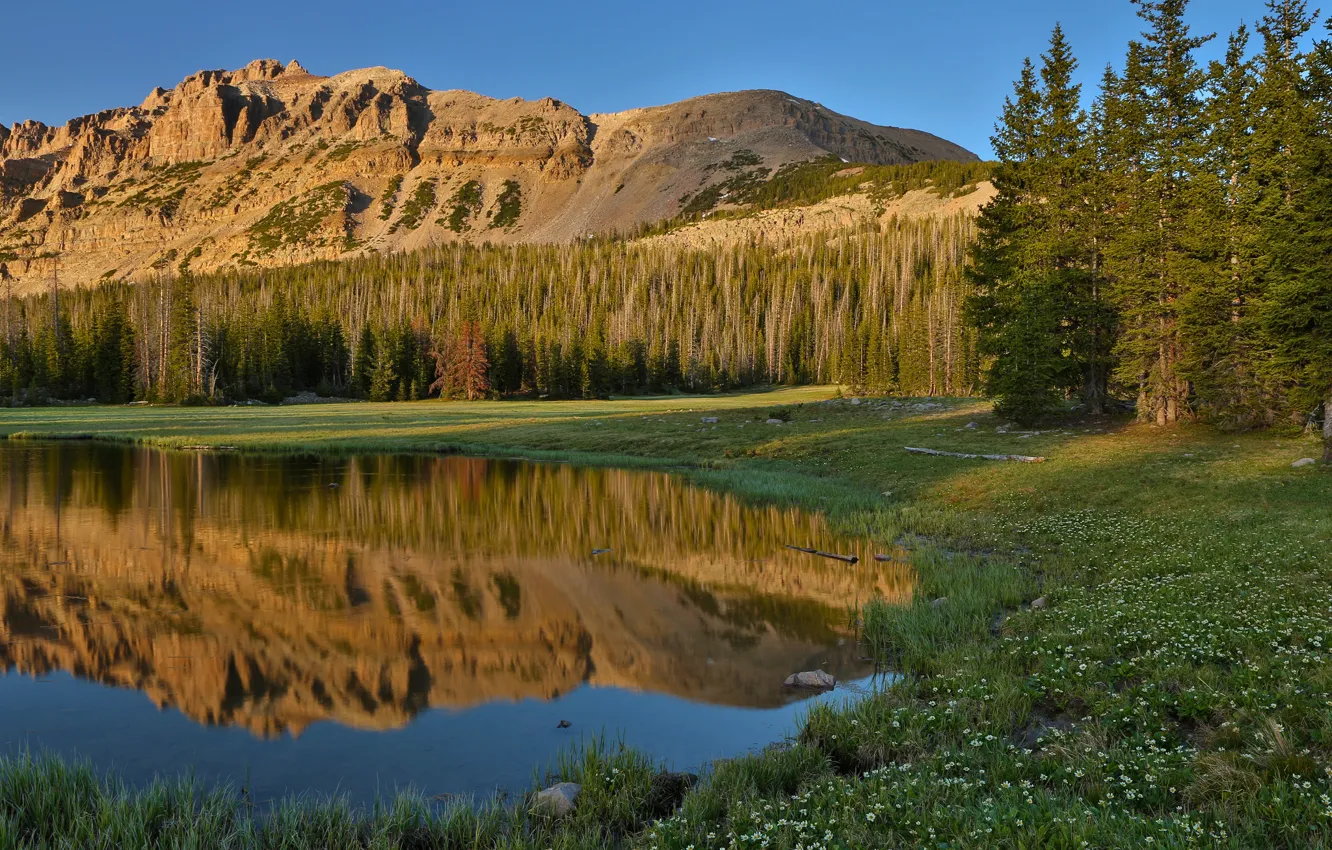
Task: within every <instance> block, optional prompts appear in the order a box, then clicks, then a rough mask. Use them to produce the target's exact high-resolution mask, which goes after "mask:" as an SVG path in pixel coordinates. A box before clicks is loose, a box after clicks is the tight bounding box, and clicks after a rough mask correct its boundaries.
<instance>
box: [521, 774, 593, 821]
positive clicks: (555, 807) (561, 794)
mask: <svg viewBox="0 0 1332 850" xmlns="http://www.w3.org/2000/svg"><path fill="white" fill-rule="evenodd" d="M582 790H583V786H581V785H579V784H578V783H577V782H561V783H559V784H558V785H552V786H550V787H549V788H547V789H546V790H544V791H538V792H537V795H536V802H535V803H534V804H533V806H532V808H533V809H534V810H536V811H539V812H542V813H544V814H548V815H552V816H554V817H557V818H562V817H564V816H565V815H567V814H569V813H570V812H572V811H573V808H574V801H575V800H577V799H578V794H579V792H581V791H582Z"/></svg>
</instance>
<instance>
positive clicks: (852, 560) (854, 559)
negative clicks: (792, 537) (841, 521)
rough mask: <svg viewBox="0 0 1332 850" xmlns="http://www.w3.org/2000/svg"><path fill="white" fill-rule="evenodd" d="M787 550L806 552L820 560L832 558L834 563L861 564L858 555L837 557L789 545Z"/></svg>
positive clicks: (828, 553)
mask: <svg viewBox="0 0 1332 850" xmlns="http://www.w3.org/2000/svg"><path fill="white" fill-rule="evenodd" d="M786 548H787V549H794V550H795V551H797V552H804V553H805V554H806V555H818V556H819V557H820V558H832V559H833V560H834V561H843V562H845V563H848V564H858V563H860V556H858V555H835V554H833V553H832V552H820V551H819V550H818V549H806V548H805V547H804V546H792V545H790V544H789V543H788V544H787V546H786Z"/></svg>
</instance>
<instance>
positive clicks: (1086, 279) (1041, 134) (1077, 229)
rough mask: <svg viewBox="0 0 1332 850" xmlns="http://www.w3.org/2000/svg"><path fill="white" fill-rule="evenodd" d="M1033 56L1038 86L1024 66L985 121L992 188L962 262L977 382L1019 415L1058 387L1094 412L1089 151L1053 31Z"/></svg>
mask: <svg viewBox="0 0 1332 850" xmlns="http://www.w3.org/2000/svg"><path fill="white" fill-rule="evenodd" d="M1041 59H1042V65H1041V70H1040V82H1039V83H1038V82H1037V77H1036V72H1035V69H1034V68H1033V66H1032V64H1031V62H1030V61H1028V62H1027V63H1025V64H1024V66H1023V69H1022V74H1021V76H1020V77H1019V79H1018V81H1017V83H1016V84H1015V88H1014V95H1013V96H1012V97H1011V98H1009V99H1008V100H1007V101H1006V103H1005V106H1004V114H1003V117H1002V119H1001V121H1000V124H999V126H998V127H996V132H995V136H994V138H993V139H992V142H993V144H994V147H995V151H996V153H997V154H998V158H999V165H998V166H997V168H996V169H995V175H994V183H995V187H996V189H997V190H998V195H997V197H996V198H995V200H994V201H993V202H992V203H991V204H990V205H989V206H988V207H986V208H985V210H984V212H983V213H982V215H981V218H980V221H979V222H978V230H979V240H978V243H977V245H976V247H975V249H974V250H973V253H972V263H971V265H970V266H969V268H968V276H969V278H970V280H971V281H972V283H973V284H975V286H976V294H975V295H974V296H973V297H972V298H971V299H970V300H969V302H968V307H967V315H968V317H969V319H970V321H971V322H972V324H974V325H975V326H976V327H977V329H978V330H979V331H980V344H981V346H982V350H983V352H984V353H985V354H987V355H989V356H990V357H991V358H992V359H991V361H990V364H989V369H988V372H987V376H986V385H987V389H988V390H989V392H990V393H991V394H992V395H994V396H995V398H996V409H997V410H998V411H999V412H1000V413H1001V414H1002V415H1007V416H1011V417H1013V418H1014V419H1016V420H1018V421H1020V422H1031V421H1034V420H1035V419H1037V418H1039V417H1040V416H1041V415H1042V414H1044V413H1046V412H1048V411H1050V410H1051V409H1053V408H1054V407H1055V405H1057V404H1058V402H1059V401H1060V399H1061V398H1062V397H1063V396H1064V395H1065V394H1066V393H1068V392H1074V391H1076V392H1081V393H1082V394H1083V396H1084V400H1085V401H1086V402H1087V403H1088V406H1089V407H1090V408H1091V409H1092V410H1093V411H1094V412H1100V411H1101V410H1103V408H1104V404H1105V397H1106V392H1105V370H1104V368H1103V367H1104V362H1105V359H1104V356H1103V353H1102V352H1101V349H1103V348H1104V340H1103V334H1102V333H1101V331H1100V327H1101V326H1102V325H1104V323H1105V321H1106V315H1105V312H1104V311H1103V310H1102V309H1101V307H1100V306H1099V305H1098V303H1097V302H1098V301H1100V300H1101V290H1100V287H1099V286H1098V284H1097V280H1096V264H1095V262H1094V255H1095V245H1094V243H1091V242H1089V241H1088V239H1087V229H1088V226H1089V224H1090V222H1089V216H1090V215H1091V208H1090V206H1089V204H1088V198H1087V195H1086V193H1087V188H1088V181H1089V179H1090V177H1091V176H1092V171H1093V166H1094V162H1095V160H1094V151H1093V148H1092V147H1091V146H1090V145H1089V144H1087V116H1086V114H1085V112H1084V111H1083V110H1082V107H1081V105H1080V102H1081V87H1080V86H1079V85H1077V84H1075V83H1074V82H1073V76H1074V73H1075V72H1076V70H1077V61H1076V60H1075V59H1074V58H1073V54H1072V51H1071V50H1070V49H1069V46H1068V42H1067V40H1066V39H1065V37H1064V33H1063V30H1062V28H1060V27H1055V29H1054V32H1053V33H1052V34H1051V37H1050V47H1049V50H1048V51H1047V52H1046V53H1045V54H1044V55H1043V56H1042V57H1041Z"/></svg>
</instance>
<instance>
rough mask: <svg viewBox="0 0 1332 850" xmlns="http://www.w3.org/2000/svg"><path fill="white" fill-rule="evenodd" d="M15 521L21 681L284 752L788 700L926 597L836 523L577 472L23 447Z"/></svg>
mask: <svg viewBox="0 0 1332 850" xmlns="http://www.w3.org/2000/svg"><path fill="white" fill-rule="evenodd" d="M0 513H2V519H3V535H2V546H3V548H2V550H0V551H2V552H3V554H2V555H0V668H3V669H5V670H15V669H16V670H18V671H20V672H22V673H26V674H33V675H42V674H45V673H49V672H54V671H65V672H67V673H70V674H72V675H73V676H75V677H77V678H79V679H85V680H91V681H94V682H98V683H101V684H104V685H113V686H116V687H119V688H129V689H135V690H138V691H142V692H143V693H145V694H147V695H148V696H149V697H150V698H151V699H152V700H153V702H154V703H156V704H157V705H158V706H159V707H165V706H171V707H175V708H177V709H179V710H180V711H181V712H182V713H183V714H185V715H186V716H188V717H189V718H191V719H193V720H194V721H196V722H197V723H201V724H205V725H210V726H213V725H222V726H241V727H244V728H246V729H248V730H250V731H251V732H252V733H254V735H256V736H259V737H263V738H269V737H274V736H281V735H283V734H284V733H288V734H292V735H295V734H299V733H300V732H301V731H302V730H304V729H306V728H307V727H308V726H310V724H312V723H315V722H317V721H321V720H330V721H334V722H336V723H337V724H340V725H342V726H347V727H355V728H361V729H392V728H397V727H401V726H403V725H405V724H407V723H409V722H410V721H411V720H412V719H413V718H414V717H415V716H417V715H418V714H420V713H421V712H422V711H424V710H426V709H428V708H432V707H446V708H464V707H468V706H476V705H481V704H485V703H490V702H495V701H514V700H523V699H537V700H550V699H554V698H557V697H559V696H560V695H562V694H567V693H569V692H570V691H572V690H574V689H577V688H579V687H580V686H581V685H584V684H587V685H591V686H593V687H613V688H619V689H625V690H630V691H644V692H651V693H658V694H668V695H673V696H677V697H682V698H685V699H687V700H690V701H694V702H700V703H706V704H712V705H725V706H736V707H747V708H763V707H771V706H777V705H781V704H782V703H784V702H785V701H787V700H789V699H791V695H789V694H786V693H784V692H783V691H782V689H781V687H780V683H781V680H782V679H783V678H784V677H785V676H786V675H787V674H788V673H791V672H794V671H796V670H803V669H811V668H813V667H817V666H819V665H821V664H822V665H823V666H824V667H825V669H828V670H830V671H831V672H833V673H835V674H837V675H838V676H839V678H847V677H854V676H857V675H864V673H865V672H866V671H865V667H864V665H863V664H862V663H861V662H860V661H859V659H858V657H857V656H858V654H859V652H858V649H857V647H856V646H855V641H854V637H853V635H852V634H851V631H850V623H851V621H852V619H853V615H852V612H853V611H854V609H855V606H857V605H858V604H860V603H864V602H865V601H866V600H868V599H870V598H871V597H874V596H884V597H887V598H889V599H892V600H906V599H908V598H909V596H910V593H911V582H912V577H911V574H910V572H909V570H908V569H907V568H905V567H903V566H901V565H898V564H892V563H889V564H880V563H875V561H874V558H873V553H872V552H871V551H870V550H869V549H867V548H865V546H864V544H862V543H855V542H848V541H844V540H838V539H836V538H835V537H834V536H832V535H831V534H830V532H829V531H828V529H827V525H826V523H825V520H824V519H823V518H822V517H821V516H819V515H815V514H808V513H804V512H800V511H795V510H786V509H779V508H773V507H767V508H763V507H754V506H752V505H747V504H744V503H742V502H741V501H739V500H738V499H736V498H733V497H731V496H728V495H722V494H718V493H714V492H711V491H708V490H704V489H700V488H697V487H694V486H691V485H689V484H688V483H686V482H684V481H683V480H681V479H680V478H678V477H675V476H671V475H668V474H664V473H657V472H638V471H624V470H614V469H586V468H576V467H569V466H565V465H558V464H533V463H525V462H516V461H496V460H481V459H471V458H462V457H433V456H430V457H425V456H375V457H354V458H290V457H265V456H241V455H228V454H186V453H176V452H161V451H156V450H149V449H141V448H125V447H119V446H108V445H98V444H82V443H71V444H60V445H21V446H17V447H16V446H13V445H11V446H9V447H5V448H3V449H0ZM788 543H789V544H794V545H800V546H807V547H815V548H819V549H823V550H826V551H835V552H844V553H847V554H857V555H859V556H860V557H861V562H860V563H859V564H858V565H854V566H852V565H848V564H845V563H842V562H839V561H832V560H824V559H821V558H817V557H812V556H810V555H806V554H802V553H798V552H793V551H790V550H788V549H786V548H784V546H785V544H788ZM597 549H608V550H610V551H609V552H606V553H603V554H598V555H593V554H592V553H593V550H597Z"/></svg>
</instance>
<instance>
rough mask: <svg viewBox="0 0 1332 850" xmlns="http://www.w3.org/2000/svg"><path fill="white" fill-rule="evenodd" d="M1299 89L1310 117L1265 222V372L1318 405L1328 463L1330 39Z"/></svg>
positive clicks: (1299, 405) (1294, 395)
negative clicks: (1275, 209)
mask: <svg viewBox="0 0 1332 850" xmlns="http://www.w3.org/2000/svg"><path fill="white" fill-rule="evenodd" d="M1303 89H1304V91H1305V92H1306V97H1307V103H1308V105H1309V109H1310V120H1308V121H1307V122H1305V124H1304V125H1303V127H1302V128H1301V133H1300V134H1299V135H1298V136H1295V137H1293V138H1291V139H1289V140H1288V143H1289V144H1290V147H1291V154H1290V157H1291V159H1292V161H1293V162H1292V169H1291V172H1290V174H1291V181H1290V186H1291V192H1290V203H1289V205H1288V206H1287V207H1286V208H1285V210H1284V212H1283V213H1282V214H1279V215H1274V216H1272V217H1271V218H1269V219H1268V220H1267V226H1266V232H1265V237H1266V238H1265V240H1264V246H1265V248H1266V250H1267V253H1268V255H1269V257H1270V265H1269V272H1268V290H1267V293H1266V297H1265V300H1264V303H1263V305H1262V307H1261V313H1262V322H1263V327H1264V330H1265V332H1266V339H1267V342H1268V344H1269V346H1270V351H1271V358H1270V361H1269V363H1268V370H1269V373H1270V374H1272V375H1273V376H1274V377H1276V378H1277V379H1279V380H1282V381H1283V382H1284V383H1285V384H1286V386H1287V387H1288V391H1289V393H1290V397H1291V402H1292V404H1293V405H1294V406H1295V408H1296V409H1297V410H1301V409H1302V410H1305V411H1309V410H1313V409H1316V407H1317V406H1318V405H1319V403H1321V404H1322V408H1323V461H1324V462H1325V463H1332V285H1329V281H1332V42H1329V41H1328V40H1322V41H1320V42H1319V43H1318V44H1317V45H1316V47H1315V49H1314V51H1313V53H1312V55H1311V56H1310V57H1309V63H1308V80H1307V82H1306V83H1305V84H1303Z"/></svg>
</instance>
